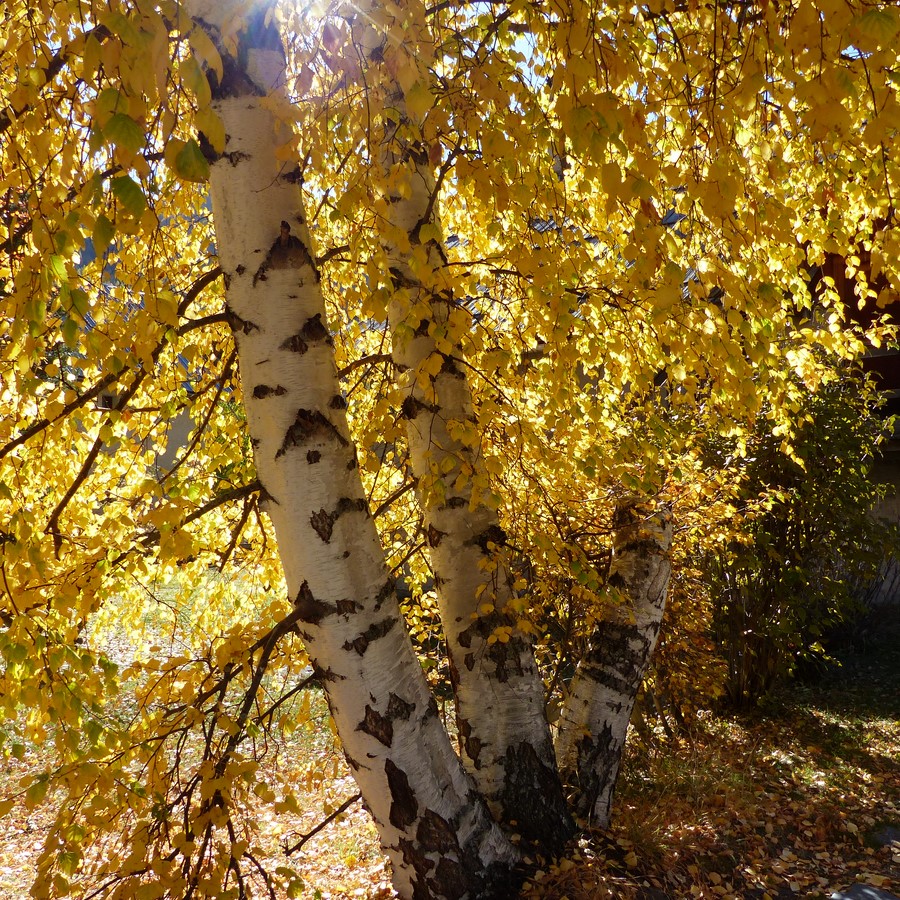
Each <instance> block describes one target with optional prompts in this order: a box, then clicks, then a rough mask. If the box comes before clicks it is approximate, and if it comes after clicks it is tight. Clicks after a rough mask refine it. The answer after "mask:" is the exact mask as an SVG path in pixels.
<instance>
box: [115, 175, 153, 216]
mask: <svg viewBox="0 0 900 900" xmlns="http://www.w3.org/2000/svg"><path fill="white" fill-rule="evenodd" d="M110 187H111V188H112V192H113V196H114V197H115V198H116V199H117V200H118V201H119V202H120V203H121V204H122V205H123V206H124V207H125V209H127V210H128V212H130V213H131V214H132V215H133V216H134V217H135V218H137V217H138V216H140V215H141V214H142V213H143V212H144V210H145V209H146V208H147V198H146V197H145V196H144V192H143V190H142V189H141V186H140V185H139V184H138V183H137V182H136V181H134V179H132V178H130V177H129V176H128V175H119V176H118V178H113V180H112V181H111V182H110Z"/></svg>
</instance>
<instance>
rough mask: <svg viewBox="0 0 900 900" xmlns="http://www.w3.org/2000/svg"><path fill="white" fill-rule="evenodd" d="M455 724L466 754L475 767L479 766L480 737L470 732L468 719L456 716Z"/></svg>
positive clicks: (470, 727)
mask: <svg viewBox="0 0 900 900" xmlns="http://www.w3.org/2000/svg"><path fill="white" fill-rule="evenodd" d="M456 724H457V727H458V728H459V736H460V737H461V738H462V742H463V748H464V749H465V751H466V756H468V757H469V759H470V760H471V761H472V765H473V766H475V768H476V769H479V768H481V765H480V763H479V759H478V757H479V756H481V739H480V738H478V737H476V736H475V735H474V734H472V726H471V725H470V724H469V720H468V719H463V718H462V717H461V716H457V718H456Z"/></svg>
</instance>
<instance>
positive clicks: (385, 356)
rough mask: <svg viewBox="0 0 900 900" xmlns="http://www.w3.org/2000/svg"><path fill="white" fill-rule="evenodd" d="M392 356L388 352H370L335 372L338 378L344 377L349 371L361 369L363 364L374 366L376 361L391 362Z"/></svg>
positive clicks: (376, 363)
mask: <svg viewBox="0 0 900 900" xmlns="http://www.w3.org/2000/svg"><path fill="white" fill-rule="evenodd" d="M392 362H393V357H392V356H391V354H390V353H370V354H369V355H368V356H361V357H360V358H359V359H354V360H353V362H351V363H347V365H346V366H344V368H343V369H340V370H339V371H338V373H337V377H338V378H346V377H347V376H348V375H349V374H350V373H351V372H354V371H356V370H357V369H361V368H362V367H363V366H375V365H378V363H392Z"/></svg>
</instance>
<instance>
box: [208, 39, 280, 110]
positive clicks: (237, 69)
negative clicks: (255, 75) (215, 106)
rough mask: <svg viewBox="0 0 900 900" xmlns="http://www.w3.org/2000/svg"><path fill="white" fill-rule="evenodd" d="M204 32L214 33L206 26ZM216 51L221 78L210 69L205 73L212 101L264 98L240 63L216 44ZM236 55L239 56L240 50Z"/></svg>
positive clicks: (263, 92) (263, 94)
mask: <svg viewBox="0 0 900 900" xmlns="http://www.w3.org/2000/svg"><path fill="white" fill-rule="evenodd" d="M204 30H205V31H206V32H207V34H210V35H212V34H213V33H214V32H213V30H212V28H210V26H208V25H207V26H206V28H205V29H204ZM217 49H218V50H219V56H220V58H221V60H222V78H221V79H219V77H218V76H217V75H216V73H215V71H214V70H212V69H208V70H207V72H206V77H207V80H208V81H209V87H210V90H211V92H212V96H213V100H222V99H224V98H226V97H246V96H248V95H249V96H251V97H253V96H255V97H263V96H265V91H264V90H263V89H262V88H261V87H260V86H259V85H257V84H256V83H255V82H254V81H253V79H252V78H250V76H249V75H248V74H247V72H246V71H245V70H244V67H243V66H242V65H241V63H240V62H239V61H238V60H237V59H235V58H234V57H233V56H232V55H231V54H230V53H226V52H225V50H224V48H223V47H222V46H221V44H218V42H217ZM238 53H239V54H240V50H239V51H238Z"/></svg>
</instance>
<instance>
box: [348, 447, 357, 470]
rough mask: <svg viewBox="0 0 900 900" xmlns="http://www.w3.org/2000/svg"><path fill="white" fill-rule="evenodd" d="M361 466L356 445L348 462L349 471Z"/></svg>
mask: <svg viewBox="0 0 900 900" xmlns="http://www.w3.org/2000/svg"><path fill="white" fill-rule="evenodd" d="M358 467H359V457H358V456H357V454H356V447H354V448H353V450H352V453H351V456H350V459H349V461H348V462H347V471H348V472H352V471H353V470H354V469H356V468H358Z"/></svg>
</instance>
